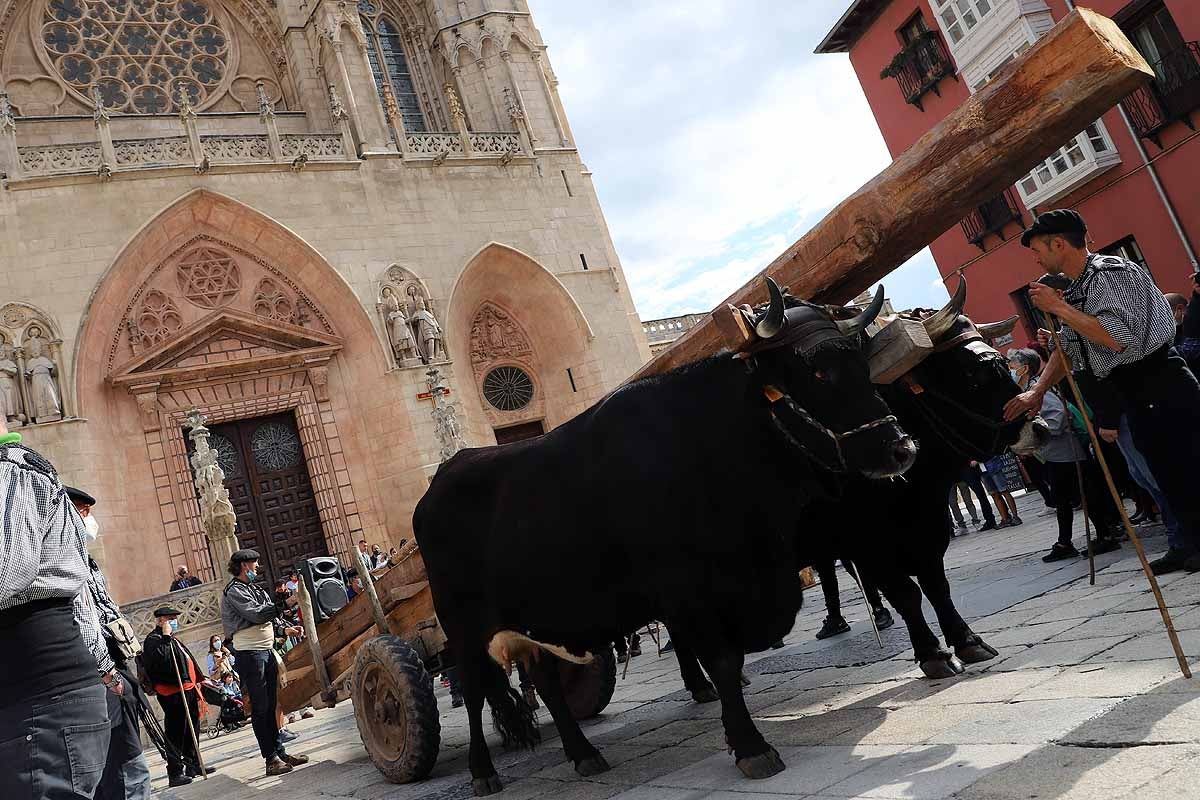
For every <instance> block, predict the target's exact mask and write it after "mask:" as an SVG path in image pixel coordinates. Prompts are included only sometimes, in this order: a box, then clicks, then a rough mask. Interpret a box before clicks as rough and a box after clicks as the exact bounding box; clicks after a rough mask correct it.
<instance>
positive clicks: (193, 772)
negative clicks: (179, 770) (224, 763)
mask: <svg viewBox="0 0 1200 800" xmlns="http://www.w3.org/2000/svg"><path fill="white" fill-rule="evenodd" d="M216 771H217V768H216V767H205V768H204V773H203V774H205V775H212V774H213V773H214V772H216ZM185 773H186V774H187V776H188V777H189V778H199V777H200V775H201V772H200V768H199V767H188V768H187V769H186V770H185Z"/></svg>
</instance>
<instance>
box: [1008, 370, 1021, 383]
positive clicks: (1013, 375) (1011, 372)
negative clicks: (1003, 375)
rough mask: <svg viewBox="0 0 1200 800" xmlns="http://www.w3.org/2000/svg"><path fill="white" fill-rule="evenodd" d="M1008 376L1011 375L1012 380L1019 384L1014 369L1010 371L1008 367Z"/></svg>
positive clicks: (1019, 380)
mask: <svg viewBox="0 0 1200 800" xmlns="http://www.w3.org/2000/svg"><path fill="white" fill-rule="evenodd" d="M1008 374H1009V375H1012V379H1013V380H1014V381H1016V382H1017V383H1020V382H1021V379H1020V378H1019V377H1017V371H1016V370H1015V369H1012V368H1011V367H1010V368H1009V370H1008Z"/></svg>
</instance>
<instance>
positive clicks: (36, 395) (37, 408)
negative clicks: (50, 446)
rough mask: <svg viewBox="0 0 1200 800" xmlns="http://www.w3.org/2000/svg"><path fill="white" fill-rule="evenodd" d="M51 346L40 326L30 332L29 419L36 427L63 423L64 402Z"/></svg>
mask: <svg viewBox="0 0 1200 800" xmlns="http://www.w3.org/2000/svg"><path fill="white" fill-rule="evenodd" d="M48 351H49V346H48V343H47V341H46V339H45V338H44V337H43V336H42V329H41V328H39V327H38V326H37V325H32V326H30V328H29V334H28V338H27V339H26V341H25V352H26V354H27V355H28V356H29V359H28V360H27V361H26V362H25V375H26V376H27V377H28V378H29V416H30V418H31V419H32V420H33V421H34V422H36V423H42V422H56V421H58V420H60V419H62V401H61V400H60V399H59V394H58V386H57V384H56V383H55V382H54V378H55V375H56V374H57V373H58V367H57V365H55V363H54V362H53V361H51V360H50V358H49V356H48Z"/></svg>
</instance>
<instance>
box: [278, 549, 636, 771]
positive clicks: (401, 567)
mask: <svg viewBox="0 0 1200 800" xmlns="http://www.w3.org/2000/svg"><path fill="white" fill-rule="evenodd" d="M371 588H372V587H368V591H367V592H365V593H363V594H361V595H358V596H356V597H355V598H354V599H353V600H352V601H350V603H349V604H348V605H347V606H346V607H345V608H343V609H342V610H340V611H338V612H337V613H336V614H335V615H334V616H333V617H331V618H330V619H327V620H325V621H323V622H321V623H319V624H317V625H316V626H315V630H314V628H313V626H312V625H311V624H310V623H309V622H307V621H308V620H311V619H313V616H312V612H311V606H310V598H309V597H308V594H307V592H306V591H302V599H301V604H302V612H303V616H304V618H305V620H306V623H305V628H306V630H307V633H308V641H306V642H303V643H301V644H300V645H299V646H297V647H295V648H293V649H292V650H291V651H290V652H289V653H288V654H287V656H286V657H285V658H284V667H285V669H286V684H285V685H284V686H283V687H282V688H281V689H280V690H279V708H280V709H281V710H282V711H283V712H284V713H290V712H292V711H297V710H299V709H302V708H304V707H305V706H308V705H312V706H315V707H317V708H323V707H325V708H327V707H332V706H333V705H336V704H337V703H338V702H341V701H343V700H345V699H346V698H350V699H351V700H352V701H353V703H354V716H355V720H356V722H357V723H358V732H359V735H360V736H361V737H362V741H363V745H364V747H366V750H367V754H368V755H369V756H370V758H371V761H372V762H373V763H374V764H375V766H376V767H377V768H378V769H379V771H380V772H381V773H382V774H383V776H384V777H385V778H386V779H387V780H389V781H392V782H393V783H408V782H410V781H416V780H420V779H422V778H424V777H425V776H427V775H428V774H429V772H430V770H432V769H433V766H434V764H435V763H436V762H437V756H438V748H439V744H440V736H441V724H440V722H439V714H438V707H437V701H436V698H435V697H434V687H433V678H432V677H431V675H432V674H433V673H438V672H443V671H445V670H446V669H449V668H450V667H452V666H454V658H453V654H452V652H451V651H450V650H449V649H448V648H447V645H446V636H445V634H444V633H443V632H442V628H441V625H439V624H438V620H437V614H436V613H435V611H434V607H433V594H432V592H431V591H430V588H429V581H428V580H427V579H426V574H425V562H424V560H423V559H422V558H421V554H420V552H419V551H417V552H414V553H412V554H411V555H409V556H407V557H406V558H404V560H402V561H401V562H400V563H399V564H397V565H396V566H394V567H392V568H391V569H389V570H388V571H387V572H385V573H383V574H382V575H380V576H378V577H377V578H376V579H375V581H374V584H373V588H374V594H375V597H377V598H378V605H376V603H375V602H374V600H373V598H372V596H371V591H370V589H371ZM380 617H382V620H380ZM381 622H382V624H381ZM314 633H315V636H314V635H313V634H314ZM314 653H319V654H320V655H319V660H320V662H321V663H323V665H324V673H323V674H322V672H321V670H319V669H317V668H315V667H314V664H315V663H316V662H315V661H314V657H313V655H314ZM559 672H560V675H561V677H562V681H563V688H564V690H565V692H566V696H567V702H568V704H569V705H570V707H571V711H572V713H573V714H574V715H575V718H576V719H587V718H589V717H594V716H596V715H597V714H599V713H600V712H601V711H603V710H604V708H605V707H606V706H607V705H608V703H609V701H610V700H611V699H612V695H613V690H614V689H615V687H616V677H617V667H616V659H615V657H614V655H613V652H612V650H611V649H610V650H608V651H606V652H602V653H600V654H598V655H597V657H596V659H595V660H594V661H593V662H592V663H591V664H587V665H576V664H568V663H566V662H562V663H561V664H560V667H559Z"/></svg>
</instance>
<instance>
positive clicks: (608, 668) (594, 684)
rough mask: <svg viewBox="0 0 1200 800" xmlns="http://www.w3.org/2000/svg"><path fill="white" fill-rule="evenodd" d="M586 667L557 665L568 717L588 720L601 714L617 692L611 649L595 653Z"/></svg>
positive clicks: (615, 668) (615, 665)
mask: <svg viewBox="0 0 1200 800" xmlns="http://www.w3.org/2000/svg"><path fill="white" fill-rule="evenodd" d="M594 655H595V658H593V659H592V662H591V663H590V664H572V663H570V662H567V661H560V662H559V664H558V675H559V679H560V680H561V681H562V687H563V696H564V697H565V698H566V700H567V707H568V708H570V709H571V716H573V717H574V718H575V719H577V720H584V719H591V718H592V717H594V716H596V715H598V714H599V713H600V712H602V711H603V710H604V709H605V708H606V707H607V706H608V704H609V701H611V700H612V696H613V692H614V691H616V688H617V657H616V656H615V655H614V654H613V651H612V648H611V647H609V648H606V649H603V650H601V651H600V652H599V653H595V654H594Z"/></svg>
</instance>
